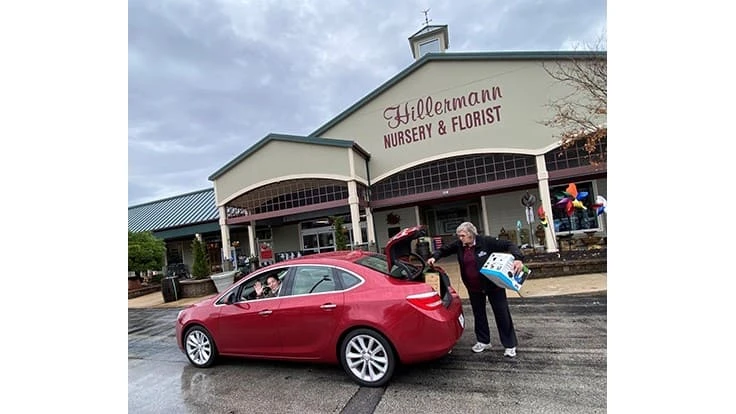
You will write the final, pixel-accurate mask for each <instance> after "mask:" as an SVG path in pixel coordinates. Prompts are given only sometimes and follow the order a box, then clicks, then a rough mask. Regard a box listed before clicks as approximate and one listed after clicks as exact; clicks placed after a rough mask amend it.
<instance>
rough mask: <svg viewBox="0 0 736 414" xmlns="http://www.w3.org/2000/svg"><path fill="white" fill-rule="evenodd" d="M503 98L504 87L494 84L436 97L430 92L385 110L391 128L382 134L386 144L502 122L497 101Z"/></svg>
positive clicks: (387, 147)
mask: <svg viewBox="0 0 736 414" xmlns="http://www.w3.org/2000/svg"><path fill="white" fill-rule="evenodd" d="M501 98H503V95H502V94H501V87H500V86H493V87H491V88H490V89H481V90H477V91H472V92H469V93H468V94H466V95H462V96H454V97H449V98H441V99H436V98H434V97H432V96H431V95H430V96H426V97H423V98H420V99H417V100H415V101H409V102H405V103H402V104H398V105H394V106H389V107H387V108H386V109H384V110H383V118H384V119H385V120H386V126H388V127H389V129H390V131H388V132H387V133H386V134H384V135H383V148H385V149H390V148H395V147H398V146H401V145H406V144H411V143H414V142H419V141H424V140H426V139H429V138H432V137H435V136H438V135H446V134H449V133H456V132H460V131H464V130H467V129H473V128H480V127H486V126H489V125H492V124H494V123H496V122H501V104H500V102H498V101H499V100H500V99H501ZM443 115H444V116H443Z"/></svg>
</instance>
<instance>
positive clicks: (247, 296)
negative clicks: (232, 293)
mask: <svg viewBox="0 0 736 414" xmlns="http://www.w3.org/2000/svg"><path fill="white" fill-rule="evenodd" d="M288 272H289V269H288V268H283V269H274V270H272V271H270V272H267V273H263V274H261V275H259V276H258V277H256V278H253V279H251V280H249V281H247V282H245V283H244V284H243V287H242V289H241V290H240V298H239V302H242V301H246V300H253V299H256V291H255V283H256V281H257V280H259V281H260V282H261V285H263V287H264V292H265V293H268V292H269V291H270V288H269V287H268V285H267V283H266V281H267V280H268V278H269V277H271V276H274V277H276V278H277V279H278V280H279V281H280V282H281V283H283V281H284V277H286V274H287V273H288ZM279 293H281V292H279ZM279 296H281V294H279Z"/></svg>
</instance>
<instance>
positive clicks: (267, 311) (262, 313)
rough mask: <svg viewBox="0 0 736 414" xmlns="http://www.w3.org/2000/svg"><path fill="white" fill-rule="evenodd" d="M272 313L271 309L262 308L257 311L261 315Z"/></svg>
mask: <svg viewBox="0 0 736 414" xmlns="http://www.w3.org/2000/svg"><path fill="white" fill-rule="evenodd" d="M272 313H273V311H272V310H271V309H266V310H262V311H260V312H258V314H259V315H261V316H268V315H270V314H272Z"/></svg>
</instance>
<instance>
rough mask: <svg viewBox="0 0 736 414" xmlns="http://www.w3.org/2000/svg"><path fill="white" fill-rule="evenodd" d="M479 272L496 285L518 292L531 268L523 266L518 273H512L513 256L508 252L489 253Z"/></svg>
mask: <svg viewBox="0 0 736 414" xmlns="http://www.w3.org/2000/svg"><path fill="white" fill-rule="evenodd" d="M480 273H481V274H482V275H483V276H485V277H487V278H488V279H489V280H490V281H491V282H493V283H495V284H496V285H497V286H500V287H502V288H506V289H509V290H513V291H514V292H518V291H519V290H521V287H522V285H523V284H524V281H525V280H526V278H527V277H528V276H529V274H530V273H531V270H529V268H527V267H526V266H524V268H523V269H522V270H521V272H520V273H518V274H514V256H513V255H511V254H508V253H491V256H490V257H489V258H488V260H486V262H485V264H483V267H482V268H481V269H480Z"/></svg>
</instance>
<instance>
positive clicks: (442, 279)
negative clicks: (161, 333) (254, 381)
mask: <svg viewBox="0 0 736 414" xmlns="http://www.w3.org/2000/svg"><path fill="white" fill-rule="evenodd" d="M424 234H425V233H424V229H423V228H422V227H411V228H407V229H404V230H402V231H401V232H400V233H399V234H397V235H396V236H394V237H393V238H391V240H389V242H388V244H387V245H386V252H387V255H383V254H378V253H373V252H365V251H337V252H330V253H322V254H315V255H309V256H303V257H301V258H297V259H292V260H288V261H284V262H280V263H276V264H273V265H271V266H268V267H265V268H262V269H259V270H258V271H256V272H253V273H251V274H248V275H246V276H245V277H244V278H243V279H241V280H239V281H238V282H236V283H235V284H233V285H232V286H230V287H229V288H228V289H227V290H226V291H224V292H222V293H221V294H219V295H217V296H215V297H213V298H210V299H206V300H204V301H202V302H200V303H198V304H195V305H191V306H190V307H188V308H185V309H183V310H182V311H181V312H179V316H178V318H177V321H176V338H177V342H178V346H179V348H180V349H181V350H182V352H184V354H185V355H186V356H187V358H188V359H189V362H190V363H191V364H193V365H194V366H196V367H201V368H204V367H209V366H211V365H212V364H213V363H215V360H216V358H217V356H218V355H226V356H238V357H246V358H262V359H280V360H300V361H313V362H325V363H334V364H340V365H341V366H342V367H343V369H344V370H345V372H346V373H347V375H348V376H349V377H350V378H351V379H352V380H354V381H355V382H357V383H358V384H360V385H363V386H369V387H380V386H382V385H384V384H385V383H386V382H388V381H389V380H390V379H391V376H392V375H393V373H394V370H395V369H396V366H397V364H399V363H404V364H411V363H416V362H420V361H427V360H432V359H437V358H439V357H442V356H443V355H446V354H447V353H448V352H450V351H451V350H452V348H453V347H454V346H455V344H456V343H457V341H458V340H459V338H460V336H461V335H462V333H463V329H464V328H465V319H464V317H463V309H462V304H461V300H460V297H459V296H458V294H457V292H456V291H455V289H453V288H452V286H450V279H449V277H448V276H447V274H445V273H444V272H443V271H442V269H440V268H435V269H427V266H426V263H425V262H424V260H423V258H422V257H421V256H419V255H417V254H415V253H412V252H411V242H412V240H414V239H416V238H418V237H420V236H422V235H424ZM437 272H438V273H439V277H437V276H435V277H434V278H435V280H436V279H437V278H438V279H439V284H437V283H434V287H433V286H430V284H429V283H425V277H426V275H427V274H429V273H437ZM274 278H275V279H277V280H278V281H279V282H280V283H279V282H275V281H274V280H273V279H274ZM427 279H429V278H427ZM269 282H270V286H271V287H272V288H274V289H276V287H277V286H278V285H279V284H280V286H278V291H277V292H276V293H275V294H269V292H268V290H269ZM257 284H260V286H259V287H258V289H256V285H257ZM437 287H439V289H437ZM257 290H258V291H260V293H261V294H260V295H258V294H257V292H256V291H257Z"/></svg>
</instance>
